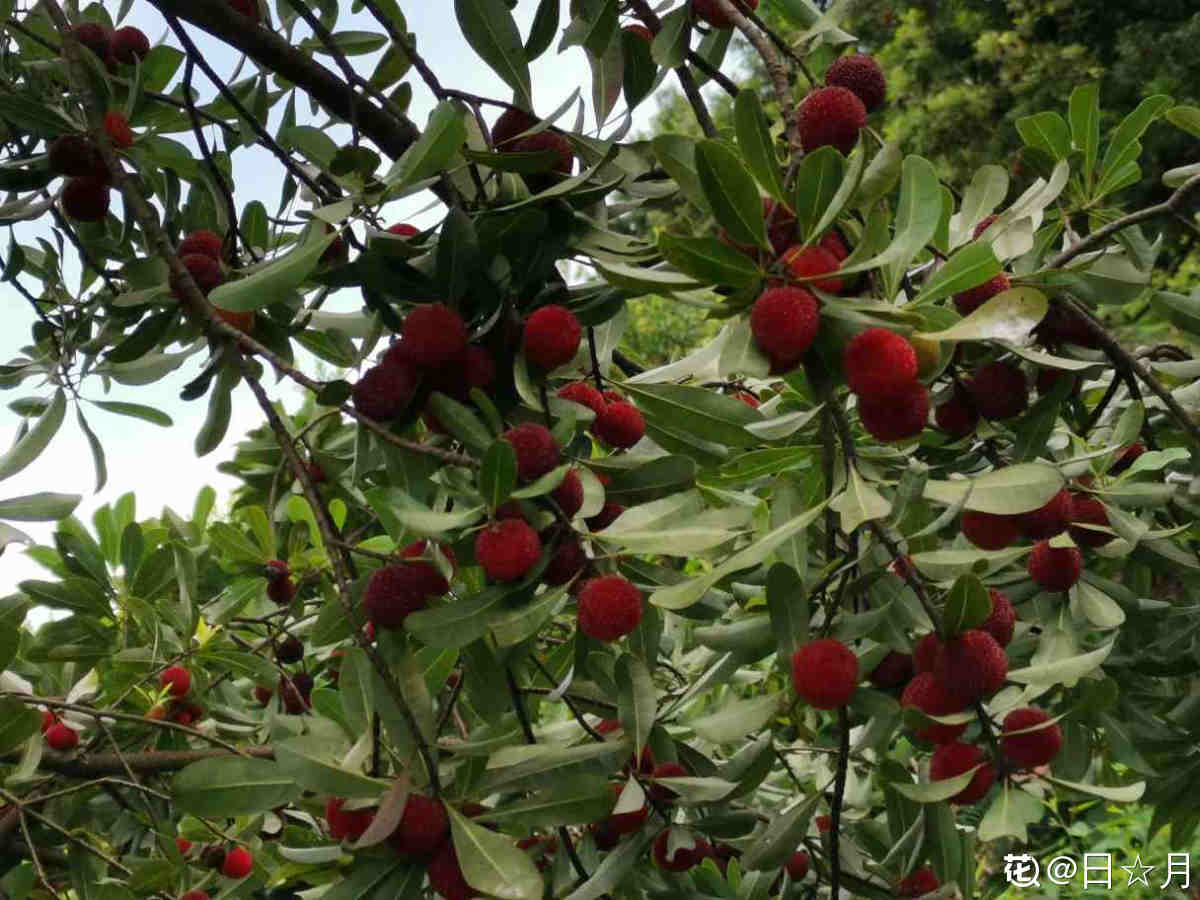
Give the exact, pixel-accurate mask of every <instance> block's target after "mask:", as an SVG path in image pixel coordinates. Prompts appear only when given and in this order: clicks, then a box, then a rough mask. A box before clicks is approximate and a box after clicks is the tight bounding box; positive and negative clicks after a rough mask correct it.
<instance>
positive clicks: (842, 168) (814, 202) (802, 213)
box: [792, 147, 846, 240]
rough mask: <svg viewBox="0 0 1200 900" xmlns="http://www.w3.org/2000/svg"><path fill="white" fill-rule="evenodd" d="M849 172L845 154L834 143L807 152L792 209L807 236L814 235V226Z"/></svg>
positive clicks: (800, 170)
mask: <svg viewBox="0 0 1200 900" xmlns="http://www.w3.org/2000/svg"><path fill="white" fill-rule="evenodd" d="M845 173H846V158H845V157H844V156H842V154H841V153H839V152H838V151H837V150H835V149H834V148H833V147H820V148H818V149H817V150H814V151H813V152H812V153H806V154H805V155H804V159H803V161H802V162H801V163H800V168H799V170H798V171H797V172H796V188H795V190H794V191H793V193H792V210H793V211H794V212H795V213H796V221H797V222H799V223H800V227H801V229H802V231H803V233H804V238H805V240H809V239H810V238H811V237H812V236H813V226H814V225H816V223H817V222H819V221H820V220H821V218H822V217H823V216H824V214H825V211H826V209H828V208H829V205H830V203H831V202H832V200H833V198H834V195H835V194H837V192H838V188H840V187H841V184H842V179H843V176H844V175H845Z"/></svg>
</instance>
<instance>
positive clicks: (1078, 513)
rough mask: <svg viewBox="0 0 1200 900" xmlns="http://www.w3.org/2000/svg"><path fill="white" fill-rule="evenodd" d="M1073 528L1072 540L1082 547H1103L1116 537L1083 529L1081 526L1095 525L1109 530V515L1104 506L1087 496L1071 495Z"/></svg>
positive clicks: (1070, 530)
mask: <svg viewBox="0 0 1200 900" xmlns="http://www.w3.org/2000/svg"><path fill="white" fill-rule="evenodd" d="M1071 523H1072V524H1071V526H1070V528H1069V529H1068V531H1069V533H1070V535H1071V540H1073V541H1074V542H1075V543H1076V544H1078V545H1079V546H1080V547H1093V548H1094V547H1103V546H1104V545H1105V544H1107V543H1108V542H1109V541H1111V540H1113V539H1115V537H1116V535H1113V534H1109V533H1108V532H1105V531H1095V530H1093V529H1091V528H1081V527H1080V526H1081V525H1095V526H1097V527H1100V528H1108V527H1109V524H1108V513H1107V512H1106V511H1105V509H1104V504H1103V503H1101V502H1100V500H1099V499H1097V498H1096V497H1090V496H1088V495H1087V494H1072V495H1071Z"/></svg>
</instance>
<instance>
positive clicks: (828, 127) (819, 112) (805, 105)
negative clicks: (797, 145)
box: [797, 87, 867, 155]
mask: <svg viewBox="0 0 1200 900" xmlns="http://www.w3.org/2000/svg"><path fill="white" fill-rule="evenodd" d="M797 122H798V125H799V128H800V142H801V143H802V144H803V145H804V152H805V153H812V152H813V151H814V150H816V149H817V148H818V147H826V146H829V147H834V148H836V149H837V150H840V151H841V152H842V153H843V154H844V155H849V154H850V151H851V150H853V149H854V145H855V144H856V143H857V142H858V133H859V132H860V131H861V130H862V129H863V127H864V126H865V125H866V124H867V108H866V107H865V106H863V102H862V101H861V100H859V99H858V96H857V95H856V94H855V93H854V92H853V91H851V90H849V89H848V88H844V87H825V88H819V89H817V90H815V91H813V92H812V93H811V94H809V95H808V96H807V97H805V98H804V100H803V102H802V103H801V104H800V110H799V112H798V113H797Z"/></svg>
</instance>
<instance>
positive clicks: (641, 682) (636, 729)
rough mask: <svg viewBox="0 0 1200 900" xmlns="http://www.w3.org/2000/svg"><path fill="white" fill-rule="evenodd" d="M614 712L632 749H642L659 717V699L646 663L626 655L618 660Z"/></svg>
mask: <svg viewBox="0 0 1200 900" xmlns="http://www.w3.org/2000/svg"><path fill="white" fill-rule="evenodd" d="M616 677H617V711H618V716H619V718H620V720H621V725H622V727H624V729H625V734H627V735H628V736H629V737H631V738H632V739H633V746H635V747H644V746H646V740H647V739H648V738H649V736H650V729H651V728H653V727H654V720H655V717H656V716H657V715H658V696H657V693H656V692H655V690H654V681H653V680H652V679H651V678H650V670H649V669H647V668H646V665H645V663H643V662H642V661H641V660H639V659H637V658H636V657H633V656H630V655H629V654H625V655H624V656H622V657H621V658H620V659H618V660H617V669H616Z"/></svg>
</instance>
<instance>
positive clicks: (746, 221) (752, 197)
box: [696, 140, 769, 250]
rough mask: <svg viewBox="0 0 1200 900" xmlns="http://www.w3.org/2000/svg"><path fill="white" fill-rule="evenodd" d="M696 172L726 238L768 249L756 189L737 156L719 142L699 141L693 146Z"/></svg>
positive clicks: (760, 202)
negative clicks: (727, 236) (727, 235)
mask: <svg viewBox="0 0 1200 900" xmlns="http://www.w3.org/2000/svg"><path fill="white" fill-rule="evenodd" d="M696 173H697V175H698V176H699V179H700V186H701V187H702V188H703V189H704V195H705V196H706V197H707V198H708V205H709V206H710V207H711V208H712V211H713V215H714V216H716V218H717V222H719V223H720V225H721V227H722V228H724V229H725V231H726V232H727V233H728V234H729V237H730V238H732V239H733V240H735V241H737V242H738V243H739V244H751V245H753V246H756V247H762V248H763V249H764V250H766V249H768V248H769V244H768V243H767V230H766V224H765V223H764V221H763V211H762V200H760V199H759V196H758V187H757V186H756V185H755V183H754V179H753V178H752V177H751V175H750V173H749V172H748V171H747V170H746V167H745V165H744V164H743V163H742V161H741V160H740V159H738V156H737V154H736V153H734V152H733V151H732V150H731V149H730V148H729V147H728V146H727V145H726V144H723V143H721V142H720V141H716V140H704V141H701V142H700V143H699V144H697V145H696Z"/></svg>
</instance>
